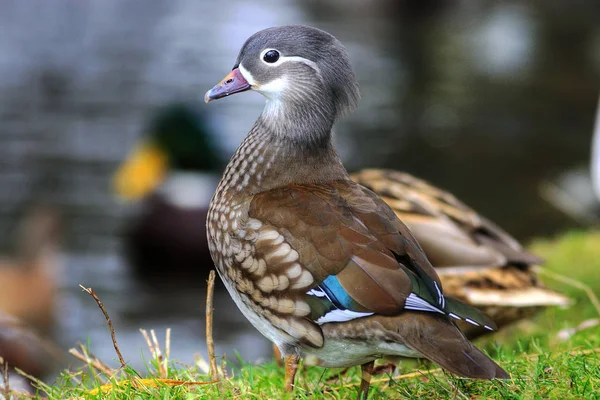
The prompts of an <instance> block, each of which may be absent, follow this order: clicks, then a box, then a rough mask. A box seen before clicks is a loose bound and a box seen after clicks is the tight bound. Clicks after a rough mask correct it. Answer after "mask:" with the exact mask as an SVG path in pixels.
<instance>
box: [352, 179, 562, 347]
mask: <svg viewBox="0 0 600 400" xmlns="http://www.w3.org/2000/svg"><path fill="white" fill-rule="evenodd" d="M350 177H351V178H352V180H354V181H355V182H357V183H359V184H361V185H363V186H365V187H367V188H369V189H370V190H372V191H373V192H374V193H376V194H377V195H378V196H380V197H381V199H382V200H384V201H385V202H386V203H387V204H388V205H389V206H390V207H391V208H392V210H394V212H395V213H396V215H397V216H398V218H400V220H402V222H404V223H405V224H406V225H407V226H408V228H409V229H410V231H411V232H412V234H413V235H414V237H415V239H416V240H417V242H419V244H420V245H421V247H422V248H423V250H424V251H425V254H426V255H427V258H428V259H429V261H430V262H431V264H432V265H433V266H434V267H435V269H436V271H437V273H438V276H439V277H440V279H441V281H442V284H443V285H444V292H445V293H446V294H449V295H450V296H452V297H454V298H456V299H459V300H461V301H463V302H465V303H467V304H471V305H473V306H475V307H477V308H479V309H480V310H482V311H483V312H484V313H485V314H487V315H488V316H490V317H491V318H492V319H493V320H494V322H496V324H497V325H498V326H499V327H501V326H503V325H507V324H510V323H512V322H515V321H517V320H519V319H523V318H527V317H530V316H532V315H533V314H535V312H536V311H539V310H540V309H542V308H544V307H548V306H567V305H569V304H570V299H569V298H567V297H565V296H563V295H561V294H558V293H556V292H553V291H551V290H549V289H547V288H545V287H544V286H543V284H542V283H541V282H540V281H539V280H538V279H537V276H536V273H535V268H534V267H535V266H536V265H538V264H540V263H542V262H543V261H542V260H541V259H540V258H538V257H536V256H535V255H533V254H531V253H529V252H527V251H526V250H524V249H523V247H522V246H521V245H520V244H519V242H517V241H516V240H515V239H514V238H513V237H511V236H510V235H509V234H508V233H506V232H505V231H504V230H502V229H501V228H500V227H498V226H497V225H496V224H494V223H493V222H491V221H489V220H488V219H486V218H484V217H483V216H481V215H479V214H478V213H477V212H475V211H474V210H473V209H472V208H470V207H468V206H467V205H465V204H464V203H462V202H461V201H459V200H458V199H457V198H456V197H454V196H453V195H452V194H451V193H448V192H446V191H443V190H441V189H439V188H437V187H435V186H433V185H431V184H430V183H428V182H425V181H423V180H421V179H418V178H415V177H414V176H411V175H409V174H407V173H403V172H398V171H392V170H376V169H367V170H362V171H359V172H357V173H354V174H352V175H351V176H350ZM458 324H459V326H460V327H461V328H462V330H463V332H464V333H465V334H466V335H467V336H468V337H470V338H474V337H476V336H479V335H481V334H482V333H485V332H489V331H488V330H486V329H482V328H481V327H477V326H475V325H473V324H468V323H464V322H463V321H458Z"/></svg>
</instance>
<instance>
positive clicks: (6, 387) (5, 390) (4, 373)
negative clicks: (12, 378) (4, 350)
mask: <svg viewBox="0 0 600 400" xmlns="http://www.w3.org/2000/svg"><path fill="white" fill-rule="evenodd" d="M0 365H1V366H3V367H4V368H2V380H3V381H4V386H3V387H2V392H3V395H4V398H5V399H10V385H9V383H8V363H6V362H4V359H3V358H2V357H0Z"/></svg>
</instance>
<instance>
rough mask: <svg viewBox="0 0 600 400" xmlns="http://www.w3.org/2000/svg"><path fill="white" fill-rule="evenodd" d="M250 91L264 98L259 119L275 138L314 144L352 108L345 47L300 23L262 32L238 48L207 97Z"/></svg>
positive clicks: (353, 86) (352, 82) (355, 94)
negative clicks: (225, 73)
mask: <svg viewBox="0 0 600 400" xmlns="http://www.w3.org/2000/svg"><path fill="white" fill-rule="evenodd" d="M249 89H251V90H254V91H257V92H259V93H261V94H262V95H264V96H265V97H266V98H267V105H266V107H265V110H264V112H263V115H262V117H261V120H262V121H261V122H262V123H263V125H265V126H266V127H267V129H270V130H272V131H273V132H275V133H276V134H277V135H279V136H288V137H290V136H291V137H293V138H294V139H295V141H298V139H301V140H304V139H306V140H308V141H309V142H314V141H315V140H317V141H318V140H319V139H323V138H325V137H327V136H328V135H329V134H330V132H331V127H332V126H333V123H334V122H335V120H336V118H337V117H338V116H340V115H343V114H345V113H347V112H349V111H351V110H353V109H354V108H355V107H356V104H357V102H358V99H359V96H360V95H359V91H358V83H357V80H356V77H355V75H354V72H353V70H352V67H351V65H350V61H349V58H348V53H347V51H346V49H345V48H344V46H343V45H342V44H341V43H340V41H339V40H337V39H336V38H335V37H334V36H332V35H331V34H329V33H327V32H324V31H322V30H320V29H316V28H312V27H309V26H302V25H289V26H281V27H274V28H268V29H265V30H262V31H260V32H257V33H255V34H254V35H252V36H251V37H250V38H249V39H248V40H247V41H246V42H245V43H244V45H243V46H242V48H241V50H240V52H239V55H238V57H237V60H236V63H235V65H234V67H233V71H232V72H231V73H230V74H229V75H228V76H227V77H225V79H224V80H223V81H222V82H221V83H220V84H219V85H217V86H215V87H214V88H213V89H212V90H210V91H209V92H207V94H206V97H205V98H206V100H207V101H209V100H213V99H217V98H221V97H224V96H227V95H230V94H233V93H237V92H241V91H245V90H249Z"/></svg>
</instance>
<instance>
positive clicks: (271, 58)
mask: <svg viewBox="0 0 600 400" xmlns="http://www.w3.org/2000/svg"><path fill="white" fill-rule="evenodd" d="M263 60H265V62H268V63H269V64H272V63H274V62H277V60H279V52H278V51H277V50H269V51H267V52H266V53H265V55H264V56H263Z"/></svg>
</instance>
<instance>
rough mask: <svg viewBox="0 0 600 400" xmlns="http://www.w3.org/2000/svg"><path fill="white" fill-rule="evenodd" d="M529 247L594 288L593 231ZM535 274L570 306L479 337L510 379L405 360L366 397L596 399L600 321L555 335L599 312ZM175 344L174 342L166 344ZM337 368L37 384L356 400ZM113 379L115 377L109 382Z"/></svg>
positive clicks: (59, 393) (161, 395)
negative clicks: (474, 376)
mask: <svg viewBox="0 0 600 400" xmlns="http://www.w3.org/2000/svg"><path fill="white" fill-rule="evenodd" d="M531 249H532V250H533V251H534V252H535V253H537V254H539V255H541V256H543V257H545V258H546V260H547V263H546V264H545V269H547V270H549V271H553V272H556V273H559V274H563V275H567V276H568V277H570V278H573V279H576V280H579V281H581V282H585V283H586V284H587V285H588V286H589V287H590V288H591V289H592V290H593V291H594V292H595V293H600V233H597V232H593V233H584V232H576V233H569V234H567V235H565V236H563V237H561V238H559V239H556V240H543V241H542V240H540V241H537V242H535V243H533V244H532V245H531ZM542 278H543V280H544V281H545V282H546V284H547V285H548V286H550V287H553V288H555V289H558V290H560V291H561V292H563V293H565V294H567V295H569V296H570V297H572V298H573V299H574V300H575V304H574V305H573V306H572V307H571V308H569V309H566V310H561V309H550V310H547V311H545V312H543V313H541V314H539V315H538V316H537V317H536V318H535V319H533V320H528V321H525V322H524V323H522V324H519V325H518V326H515V327H512V328H510V329H507V330H503V331H502V332H500V333H498V334H496V335H494V336H491V337H489V338H487V339H485V340H484V339H482V340H480V341H479V342H478V345H480V346H481V347H482V348H484V349H485V350H486V351H487V352H488V354H490V355H491V356H492V357H494V359H496V360H497V361H498V363H499V364H500V365H502V366H503V367H504V368H505V369H506V370H507V371H508V372H509V373H510V375H511V377H512V379H511V380H508V381H491V382H490V381H474V380H468V379H460V378H456V377H453V376H451V375H449V374H445V373H443V372H441V371H439V370H438V371H435V368H436V367H435V366H434V365H427V364H425V363H420V364H419V363H417V362H414V361H411V362H405V363H402V364H401V365H400V373H401V374H409V373H411V372H414V370H415V368H416V367H420V368H421V370H422V371H424V372H422V373H416V374H415V373H413V374H411V375H408V376H403V375H400V377H399V376H398V375H395V376H394V377H389V376H387V375H384V376H381V377H376V378H375V379H374V383H373V384H372V386H371V391H370V392H369V394H370V397H369V398H371V399H379V398H381V399H397V398H443V399H454V398H457V399H471V398H482V399H483V398H502V399H547V398H555V399H572V398H585V399H588V398H589V399H593V398H600V327H598V326H595V327H592V328H589V329H586V330H582V331H580V332H577V333H575V334H574V335H572V336H571V337H569V338H568V339H567V340H563V341H561V340H559V339H558V337H557V334H558V332H559V331H561V330H563V329H566V328H574V327H576V326H578V325H579V324H580V323H581V322H582V321H584V320H586V319H590V318H598V317H599V315H598V313H597V311H596V309H595V308H594V306H593V305H592V304H591V302H590V301H589V299H588V297H587V296H586V294H585V292H584V291H582V290H581V289H578V288H574V287H571V286H567V285H565V284H564V283H560V282H558V281H555V280H552V279H546V275H542ZM108 311H109V312H110V310H108ZM99 318H100V316H99ZM176 345H177V343H176V342H174V343H173V344H172V346H176ZM156 366H157V363H156V361H154V362H152V363H150V365H148V370H147V371H138V372H136V371H133V370H127V371H125V372H122V373H121V375H119V378H118V380H119V381H121V380H123V379H126V377H127V376H130V377H136V376H145V377H156V376H158V373H157V372H156V369H157V368H156ZM427 368H432V371H433V372H427V371H426V369H427ZM337 372H339V370H334V369H329V370H325V369H322V368H318V367H313V368H301V369H300V371H299V374H298V377H297V386H296V390H295V393H294V394H293V395H290V394H288V393H285V392H284V391H283V390H282V387H283V368H281V367H279V366H277V365H276V364H275V363H274V362H270V363H266V364H262V365H253V364H250V363H242V366H241V367H239V366H238V367H233V373H232V376H229V377H226V378H224V379H222V380H221V382H220V383H218V384H208V385H201V386H183V385H179V386H166V385H162V384H160V383H158V386H156V387H151V386H150V385H148V384H147V383H146V384H145V385H140V386H139V387H132V386H131V385H121V386H117V385H113V386H112V387H109V388H108V389H107V391H106V392H104V393H102V394H90V390H92V389H94V388H98V387H99V386H100V385H102V384H103V383H106V382H107V380H106V379H100V378H99V376H98V374H97V373H96V372H95V371H94V370H93V369H92V368H90V367H87V366H86V367H83V368H82V369H81V370H79V371H75V372H69V371H65V372H64V373H63V374H62V375H61V376H60V377H59V378H58V379H57V381H56V382H55V383H53V384H51V385H45V384H44V385H43V387H42V389H43V390H44V391H45V392H46V393H47V394H48V397H49V398H50V399H66V398H84V399H100V398H102V399H197V398H207V399H208V398H219V399H222V398H244V399H245V398H256V399H280V398H284V399H285V398H294V399H308V398H310V399H315V398H316V399H320V398H323V399H325V398H327V399H330V398H331V399H347V398H355V397H356V394H357V388H358V383H359V381H360V379H359V368H352V369H351V370H350V371H349V372H348V373H347V374H345V375H344V376H342V377H341V378H340V379H339V380H331V381H330V382H328V379H329V378H331V377H333V376H334V375H335V374H336V373H337ZM163 376H167V377H168V378H170V379H177V380H182V381H186V382H207V381H209V380H210V379H209V377H208V376H207V374H206V373H205V372H202V371H201V370H200V369H199V368H198V367H197V366H183V365H181V364H177V363H174V362H170V363H169V366H168V370H167V371H166V374H165V375H163ZM108 382H110V381H108ZM112 382H113V383H116V380H115V379H113V381H112Z"/></svg>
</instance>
